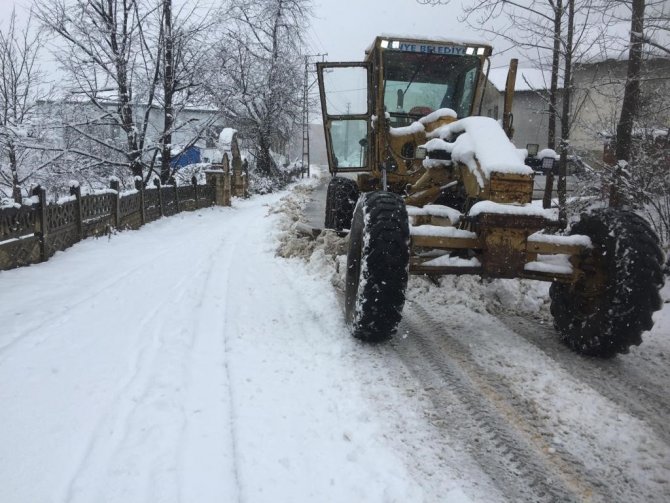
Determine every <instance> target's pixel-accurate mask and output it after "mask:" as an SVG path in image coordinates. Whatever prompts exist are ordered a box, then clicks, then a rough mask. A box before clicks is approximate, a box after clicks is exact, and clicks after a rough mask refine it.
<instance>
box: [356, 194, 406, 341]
mask: <svg viewBox="0 0 670 503" xmlns="http://www.w3.org/2000/svg"><path fill="white" fill-rule="evenodd" d="M408 270H409V224H408V218H407V210H406V209H405V203H404V202H403V200H402V199H401V198H400V197H399V196H397V195H395V194H392V193H389V192H372V193H368V194H364V195H363V196H362V197H361V198H360V199H359V200H358V204H357V205H356V208H355V210H354V216H353V220H352V223H351V231H350V233H349V251H348V253H347V277H346V292H345V316H346V320H347V324H348V325H349V326H350V327H351V331H352V333H353V335H354V337H356V338H358V339H361V340H364V341H367V342H381V341H384V340H387V339H390V338H391V336H392V335H393V334H394V333H395V331H396V329H397V327H398V323H400V319H401V317H402V308H403V306H404V304H405V289H406V287H407V277H408Z"/></svg>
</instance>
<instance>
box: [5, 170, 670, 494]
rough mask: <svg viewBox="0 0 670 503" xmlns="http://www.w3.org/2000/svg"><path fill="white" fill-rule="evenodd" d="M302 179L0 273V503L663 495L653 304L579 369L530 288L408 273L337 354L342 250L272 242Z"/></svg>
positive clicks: (660, 357)
mask: <svg viewBox="0 0 670 503" xmlns="http://www.w3.org/2000/svg"><path fill="white" fill-rule="evenodd" d="M310 188H311V185H310V183H308V184H306V185H305V186H303V187H298V188H297V189H294V191H293V192H292V193H291V195H290V196H289V197H288V198H285V197H284V196H285V194H278V195H270V196H264V197H255V198H252V199H250V200H247V201H241V202H240V201H238V202H236V203H235V206H234V207H233V208H213V209H207V210H201V211H197V212H194V213H185V214H180V215H177V216H175V217H171V218H169V219H162V220H160V221H158V222H155V223H152V224H150V225H148V226H146V227H144V228H143V229H142V230H140V231H136V232H123V233H120V234H116V235H114V236H112V237H111V239H107V238H103V239H98V240H95V239H89V240H87V241H85V242H83V243H80V244H78V245H76V246H74V247H73V248H71V249H70V250H68V251H66V252H65V253H59V254H57V255H56V256H55V257H54V258H53V259H52V260H50V261H49V262H48V263H45V264H39V265H36V266H31V267H29V268H24V269H19V270H14V271H7V272H2V273H0V322H1V327H2V328H1V331H0V403H1V404H2V409H1V412H0V501H1V502H2V503H42V502H45V503H46V502H48V503H51V502H54V503H56V502H58V503H60V502H86V503H93V502H94V503H102V502H123V503H131V502H146V503H154V502H185V503H190V502H198V503H204V502H214V501H217V502H220V501H225V502H232V501H240V502H250V503H255V502H265V501H268V502H270V501H271V502H275V503H277V502H292V503H293V502H310V503H311V502H322V501H323V502H326V501H327V502H352V501H356V502H358V501H361V502H362V501H365V502H391V501H397V502H408V501H412V502H420V501H426V502H443V501H446V502H450V503H451V502H475V501H477V502H487V503H488V502H497V501H524V500H526V501H536V500H538V501H559V500H574V501H594V502H595V501H627V502H628V501H667V500H668V499H670V498H665V496H667V495H669V494H670V466H669V464H668V463H669V462H668V458H669V457H670V443H669V442H670V433H669V429H668V424H667V422H665V421H664V420H663V418H664V417H667V412H668V410H669V409H670V398H669V397H668V391H667V390H668V386H670V373H669V371H668V365H667V363H668V357H669V356H670V344H669V343H668V341H667V339H668V338H667V332H668V331H670V316H667V315H666V312H665V311H664V313H663V314H662V316H659V317H658V318H659V323H657V326H656V327H655V328H654V331H653V332H652V333H651V334H648V336H647V337H646V339H647V342H646V343H645V344H643V346H642V347H641V348H639V349H634V350H633V353H632V354H631V355H628V356H624V357H621V358H619V359H615V360H614V361H612V362H597V361H595V362H594V361H593V360H590V359H585V358H580V357H577V356H575V355H573V354H572V353H570V352H569V351H568V350H567V349H566V348H564V347H562V346H560V345H558V344H556V343H555V338H553V335H554V334H552V333H550V332H551V329H550V328H546V325H547V320H546V318H545V317H543V315H542V312H543V308H544V310H545V311H546V306H543V302H544V300H543V290H542V288H536V287H528V286H527V285H526V284H522V285H520V284H519V283H518V282H510V281H508V282H495V283H493V284H482V283H481V282H480V281H479V280H477V279H476V278H467V277H464V278H445V279H444V280H443V284H442V287H440V288H438V287H436V286H435V285H432V284H430V283H429V282H427V281H425V280H423V279H421V278H413V279H412V281H411V283H410V291H409V295H408V297H409V301H408V304H407V306H406V309H405V320H404V321H403V324H402V325H401V328H400V334H399V337H397V338H396V339H395V340H394V342H393V343H392V344H387V345H381V346H370V345H364V344H360V343H358V342H357V341H354V340H353V339H352V338H351V337H350V336H349V335H348V333H347V330H346V328H345V327H344V325H343V321H342V315H341V308H340V305H339V300H338V286H341V280H342V277H341V276H342V275H341V272H342V271H341V265H342V261H343V257H342V255H340V254H338V253H339V252H341V251H342V246H343V241H342V240H341V239H340V238H337V237H336V236H334V235H333V234H331V233H326V234H324V235H323V236H322V237H320V238H319V239H318V240H317V241H316V242H314V241H311V240H309V239H306V238H302V239H300V238H296V237H295V235H294V234H292V233H291V232H286V231H281V229H282V228H283V229H287V228H289V227H290V224H291V222H292V220H293V219H296V218H299V217H300V211H301V208H302V207H303V206H304V204H305V203H306V202H307V201H308V200H309V191H310ZM283 197H284V199H282V198H283ZM280 241H281V254H282V255H297V256H301V257H306V258H308V260H303V259H300V258H293V259H282V258H279V257H277V248H278V246H279V242H280ZM338 265H339V266H340V270H338ZM544 293H546V292H544ZM666 306H667V305H666ZM522 308H523V309H522ZM523 310H525V311H529V310H530V311H533V315H532V316H530V318H529V319H530V321H528V320H527V318H528V317H518V316H516V315H515V314H514V313H519V312H520V311H523ZM510 313H511V314H510ZM526 314H527V313H526ZM445 320H448V323H446V324H445Z"/></svg>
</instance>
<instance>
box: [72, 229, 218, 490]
mask: <svg viewBox="0 0 670 503" xmlns="http://www.w3.org/2000/svg"><path fill="white" fill-rule="evenodd" d="M225 241H226V237H224V238H223V239H222V240H221V241H220V242H219V248H217V250H215V251H214V252H212V253H211V254H210V255H209V256H208V257H206V258H205V259H203V260H201V261H199V262H198V263H197V264H196V265H195V266H194V269H195V270H196V271H197V270H198V269H199V268H200V267H201V266H202V265H203V264H204V263H207V262H208V261H209V262H210V263H211V262H212V261H213V258H214V257H215V256H216V253H217V251H219V249H220V248H222V247H223V246H224V245H225ZM182 274H183V276H182V278H181V279H180V280H179V281H178V282H177V283H175V284H173V285H172V287H171V288H170V289H169V290H168V291H164V292H161V295H162V296H163V298H171V299H172V302H173V303H174V304H179V303H181V301H183V300H184V299H185V298H186V297H187V296H188V294H190V290H189V289H184V288H182V287H183V286H184V285H185V284H187V283H189V282H192V281H193V278H192V276H191V274H190V272H182ZM165 309H169V307H166V306H165V305H163V304H162V303H160V304H159V305H158V307H156V308H154V309H153V310H152V311H151V312H150V313H149V314H147V315H146V316H145V317H143V319H142V320H141V321H140V322H139V324H138V328H137V334H138V339H139V340H142V337H143V335H142V334H146V333H150V334H152V336H151V338H150V339H149V341H148V342H146V343H144V344H141V345H140V346H139V347H138V350H137V351H136V352H135V358H134V359H133V362H132V364H131V368H132V370H131V372H130V374H128V375H127V377H126V378H125V379H124V380H123V382H124V383H123V385H122V386H121V387H120V388H118V391H117V392H116V393H115V395H114V398H113V400H112V401H111V403H110V405H109V406H108V407H107V412H106V413H104V414H102V415H101V416H100V420H99V422H98V424H97V426H96V427H95V428H94V430H93V432H92V434H91V436H90V438H89V442H88V445H87V448H86V450H85V452H84V453H83V455H82V456H81V457H80V462H79V463H78V466H77V469H76V471H75V472H74V474H73V475H72V476H71V477H70V480H69V482H68V483H67V488H66V491H65V494H64V496H63V498H62V500H63V501H66V502H70V501H73V500H74V501H76V499H75V498H76V497H77V496H76V493H77V482H78V481H79V480H81V479H82V478H83V477H84V474H85V473H87V472H91V471H92V472H93V473H94V474H95V477H96V478H99V477H101V476H102V473H103V472H104V471H105V470H106V469H107V468H108V466H109V464H110V461H111V460H112V459H113V458H114V457H115V456H118V454H119V450H118V449H119V446H120V445H122V444H123V443H124V442H125V441H127V439H128V436H129V431H130V418H131V416H132V414H133V413H134V411H135V410H136V409H137V408H138V407H139V406H140V404H142V403H143V397H146V390H147V388H148V386H149V384H150V379H151V376H152V371H154V370H155V368H156V366H155V362H156V360H157V358H158V353H159V352H160V350H161V348H162V347H164V345H165V341H164V340H162V337H161V333H162V332H163V331H164V330H163V329H164V326H165V324H164V323H165V322H160V323H158V324H156V323H155V322H156V320H159V321H160V320H161V319H162V318H163V317H164V314H165V313H164V311H165ZM105 431H108V432H109V434H105ZM102 439H104V440H102ZM110 440H111V443H112V445H113V447H110V445H109V444H110ZM103 442H104V444H105V445H103ZM100 450H102V451H103V452H101V453H98V452H97V451H100ZM93 464H95V465H96V466H95V467H92V466H91V465H93ZM89 467H90V468H89ZM87 479H90V476H88V477H87Z"/></svg>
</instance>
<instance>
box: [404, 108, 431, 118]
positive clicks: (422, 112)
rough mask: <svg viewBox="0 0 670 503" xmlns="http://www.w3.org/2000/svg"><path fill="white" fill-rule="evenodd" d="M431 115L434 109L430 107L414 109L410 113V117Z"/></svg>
mask: <svg viewBox="0 0 670 503" xmlns="http://www.w3.org/2000/svg"><path fill="white" fill-rule="evenodd" d="M430 113H433V109H432V108H430V107H412V109H411V110H410V111H409V114H410V115H420V116H421V117H423V116H424V115H428V114H430Z"/></svg>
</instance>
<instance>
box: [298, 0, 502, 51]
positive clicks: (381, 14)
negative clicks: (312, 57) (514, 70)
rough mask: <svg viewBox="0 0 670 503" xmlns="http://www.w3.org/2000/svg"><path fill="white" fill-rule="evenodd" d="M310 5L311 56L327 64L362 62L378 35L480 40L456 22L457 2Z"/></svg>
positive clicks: (330, 1)
mask: <svg viewBox="0 0 670 503" xmlns="http://www.w3.org/2000/svg"><path fill="white" fill-rule="evenodd" d="M314 5H315V8H314V12H315V19H314V20H313V23H312V30H311V31H310V34H309V37H308V42H309V45H310V47H311V49H312V50H313V51H314V52H315V53H321V52H327V53H328V60H330V61H346V60H349V61H360V60H362V59H363V53H364V51H365V48H366V47H367V46H368V45H369V44H370V43H371V42H372V40H373V39H374V38H375V36H377V35H380V34H382V33H393V34H412V35H422V36H425V37H427V38H431V37H441V38H450V37H455V38H457V39H464V38H465V39H470V40H472V39H474V40H484V38H483V35H481V34H480V33H477V32H476V31H475V30H473V29H471V28H469V27H468V26H466V25H465V24H464V23H461V22H459V21H458V17H459V16H460V14H461V7H460V5H461V2H460V0H452V2H451V3H450V4H449V5H438V6H430V5H420V4H419V3H417V2H416V0H314ZM494 47H495V46H494Z"/></svg>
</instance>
